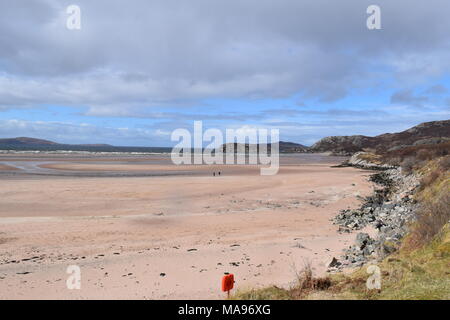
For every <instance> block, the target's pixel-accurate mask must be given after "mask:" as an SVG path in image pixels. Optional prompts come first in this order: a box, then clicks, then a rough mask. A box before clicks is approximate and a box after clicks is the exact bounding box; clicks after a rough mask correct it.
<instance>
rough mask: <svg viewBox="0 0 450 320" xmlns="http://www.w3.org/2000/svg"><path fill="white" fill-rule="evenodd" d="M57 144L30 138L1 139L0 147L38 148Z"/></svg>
mask: <svg viewBox="0 0 450 320" xmlns="http://www.w3.org/2000/svg"><path fill="white" fill-rule="evenodd" d="M56 144H58V143H56V142H53V141H48V140H43V139H35V138H28V137H18V138H9V139H0V145H9V146H36V145H56Z"/></svg>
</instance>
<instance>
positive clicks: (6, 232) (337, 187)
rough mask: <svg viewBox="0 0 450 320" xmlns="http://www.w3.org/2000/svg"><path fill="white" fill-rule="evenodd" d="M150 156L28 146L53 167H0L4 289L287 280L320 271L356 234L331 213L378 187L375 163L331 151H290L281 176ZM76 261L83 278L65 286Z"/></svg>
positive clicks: (113, 290) (13, 293)
mask: <svg viewBox="0 0 450 320" xmlns="http://www.w3.org/2000/svg"><path fill="white" fill-rule="evenodd" d="M23 157H25V156H22V157H17V156H15V158H13V157H11V156H8V157H1V156H0V164H3V165H8V166H11V164H10V163H11V162H14V163H16V164H17V162H20V161H21V160H23ZM155 158H156V156H155V157H153V158H152V159H150V160H149V159H146V158H145V157H144V158H130V157H128V158H127V159H123V158H121V159H117V158H116V159H115V160H114V159H108V160H107V161H106V160H105V159H104V158H101V159H98V158H97V159H94V160H93V159H92V158H89V157H88V158H87V159H86V161H85V160H84V159H80V158H74V159H71V160H68V158H67V157H66V158H63V159H64V162H62V161H60V159H59V158H57V157H52V156H48V157H47V158H45V159H44V158H43V157H42V156H41V158H39V159H38V160H36V159H29V158H27V161H29V162H30V161H31V162H33V161H35V162H36V161H37V162H39V164H38V165H36V166H34V167H42V168H43V170H45V169H48V170H52V173H50V174H45V172H40V173H37V174H33V172H27V171H26V168H25V169H19V170H18V171H21V172H20V173H17V172H14V173H11V172H7V171H1V167H0V181H1V184H0V299H14V298H19V299H20V298H23V299H36V298H37V299H49V298H52V299H53V298H56V299H91V298H98V299H112V298H118V299H131V298H138V299H176V298H185V299H214V298H222V297H224V295H223V294H222V293H221V292H220V279H221V277H222V276H223V274H224V273H225V272H230V273H233V274H234V275H235V279H236V284H235V287H236V288H237V289H244V288H248V287H259V286H267V285H271V284H275V285H278V286H285V287H286V286H289V285H291V284H292V281H294V280H295V272H296V271H298V269H300V268H301V267H302V266H303V264H304V263H305V262H309V263H311V265H312V267H313V270H314V272H315V273H316V274H317V275H320V274H324V272H325V270H326V264H327V262H329V260H331V258H332V257H333V256H338V255H339V254H340V252H341V250H342V249H343V248H344V247H346V246H348V245H349V244H350V243H351V242H352V241H353V239H354V237H355V234H339V233H337V227H336V226H334V225H333V224H332V222H331V221H330V219H331V218H332V217H333V216H334V215H336V214H337V212H338V211H339V210H340V209H343V208H347V207H355V206H357V205H358V204H359V200H358V199H357V197H358V196H364V195H367V194H369V193H370V191H371V189H372V185H371V183H369V182H368V181H367V176H368V175H369V174H370V172H367V171H362V170H358V169H353V168H331V167H330V166H331V165H333V164H337V163H338V162H339V159H334V158H320V159H318V158H314V157H310V158H307V157H306V158H305V157H286V158H285V159H282V164H283V165H282V167H281V169H280V172H279V174H278V175H275V176H261V175H259V168H258V167H257V166H195V167H196V168H184V167H182V168H178V169H176V168H177V167H174V166H172V165H170V164H169V163H168V162H167V159H165V158H164V157H162V158H161V157H159V159H160V160H158V161H153V159H155ZM8 161H9V162H8ZM131 162H133V163H131ZM187 167H189V166H187ZM33 170H34V169H33ZM37 170H39V169H37ZM178 170H181V171H185V172H184V174H182V175H171V176H165V173H166V172H171V171H175V172H178ZM219 170H220V171H221V173H222V175H221V176H220V177H219V176H215V177H213V176H212V174H211V173H212V171H216V172H217V171H219ZM15 171H17V170H15ZM55 171H56V173H55ZM59 171H61V174H57V172H59ZM86 171H89V172H90V173H91V174H97V173H98V174H102V173H103V174H104V173H108V174H109V173H111V175H109V176H99V177H83V176H82V175H81V176H80V175H79V174H82V173H83V172H86ZM148 171H151V172H153V173H157V174H158V175H157V176H152V177H147V176H145V174H147V173H148ZM118 172H119V173H126V172H134V174H143V176H121V177H117V176H114V174H116V173H118ZM68 175H69V176H68ZM73 264H74V265H78V266H80V268H81V272H82V274H81V285H82V287H81V290H69V289H67V287H66V280H67V278H68V276H69V275H68V274H67V273H66V268H67V267H68V266H69V265H73Z"/></svg>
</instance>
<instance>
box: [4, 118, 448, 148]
mask: <svg viewBox="0 0 450 320" xmlns="http://www.w3.org/2000/svg"><path fill="white" fill-rule="evenodd" d="M446 141H450V120H443V121H432V122H424V123H421V124H419V125H417V126H415V127H412V128H410V129H408V130H405V131H402V132H398V133H385V134H381V135H378V136H375V137H369V136H363V135H353V136H331V137H326V138H323V139H320V140H319V141H318V142H316V143H315V144H314V145H312V146H311V147H307V146H304V145H302V144H299V143H293V142H286V141H280V142H279V143H278V144H279V152H280V153H306V152H330V153H333V154H339V155H351V154H353V153H355V152H358V151H365V150H369V151H370V150H373V151H378V152H383V151H395V150H397V149H401V148H404V147H407V146H417V145H424V144H427V145H430V144H438V143H442V142H446ZM233 146H234V149H235V150H237V146H238V144H237V143H234V144H230V143H228V144H223V145H222V146H221V148H222V150H223V152H226V151H227V150H228V151H229V152H230V151H231V150H232V149H231V148H232V147H233ZM249 148H250V145H249V144H245V150H246V152H247V151H248V150H249ZM270 149H271V145H270V144H269V145H268V150H269V151H270ZM0 150H38V151H55V150H64V151H66V150H67V151H90V152H171V150H172V149H171V148H157V147H117V146H112V145H108V144H60V143H56V142H53V141H48V140H43V139H35V138H28V137H18V138H9V139H0ZM257 150H259V146H257Z"/></svg>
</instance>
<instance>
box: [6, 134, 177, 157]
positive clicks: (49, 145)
mask: <svg viewBox="0 0 450 320" xmlns="http://www.w3.org/2000/svg"><path fill="white" fill-rule="evenodd" d="M0 150H17V151H59V150H61V151H88V152H142V153H146V152H170V151H171V150H172V148H160V147H118V146H112V145H109V144H62V143H57V142H53V141H49V140H43V139H35V138H28V137H18V138H8V139H0Z"/></svg>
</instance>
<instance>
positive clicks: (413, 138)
mask: <svg viewBox="0 0 450 320" xmlns="http://www.w3.org/2000/svg"><path fill="white" fill-rule="evenodd" d="M445 141H450V120H443V121H432V122H424V123H421V124H419V125H417V126H415V127H412V128H410V129H408V130H405V131H402V132H398V133H385V134H381V135H378V136H375V137H368V136H362V135H354V136H331V137H326V138H323V139H321V140H319V141H318V142H316V143H315V144H314V145H312V146H311V149H310V150H311V151H312V152H332V153H334V154H352V153H355V152H358V151H363V150H366V149H372V150H376V151H393V150H396V149H401V148H404V147H407V146H414V145H419V144H437V143H442V142H445Z"/></svg>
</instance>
